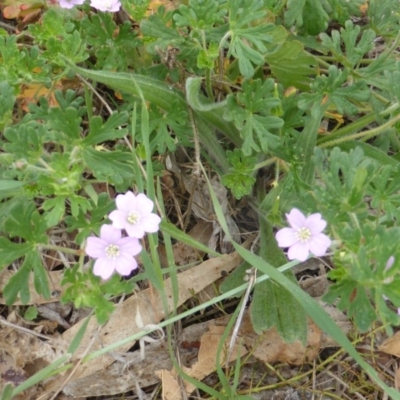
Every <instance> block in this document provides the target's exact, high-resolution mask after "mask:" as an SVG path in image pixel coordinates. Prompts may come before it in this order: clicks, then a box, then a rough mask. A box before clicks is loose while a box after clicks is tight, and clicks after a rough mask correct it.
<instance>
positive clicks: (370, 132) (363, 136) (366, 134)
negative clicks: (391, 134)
mask: <svg viewBox="0 0 400 400" xmlns="http://www.w3.org/2000/svg"><path fill="white" fill-rule="evenodd" d="M398 121H400V114H399V115H397V116H396V117H394V118H392V119H391V120H389V121H388V122H386V123H385V124H383V125H381V126H378V127H377V128H373V129H370V130H368V131H363V132H358V133H354V134H352V135H348V136H345V137H342V138H338V139H336V140H331V141H329V142H326V143H322V144H320V145H319V147H321V148H324V147H333V146H336V145H338V144H339V143H344V142H348V141H349V140H355V139H362V140H363V141H365V140H368V139H370V138H372V137H374V136H378V135H380V134H381V133H384V132H385V131H387V130H388V129H389V128H391V127H392V126H393V125H394V124H395V123H396V122H398Z"/></svg>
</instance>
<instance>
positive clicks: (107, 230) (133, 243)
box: [85, 225, 142, 279]
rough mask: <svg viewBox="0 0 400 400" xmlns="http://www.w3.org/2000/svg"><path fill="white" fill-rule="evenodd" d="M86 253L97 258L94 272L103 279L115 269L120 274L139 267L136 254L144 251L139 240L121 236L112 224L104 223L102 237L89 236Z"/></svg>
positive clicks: (126, 273)
mask: <svg viewBox="0 0 400 400" xmlns="http://www.w3.org/2000/svg"><path fill="white" fill-rule="evenodd" d="M85 251H86V254H87V255H88V256H90V257H93V258H97V260H96V261H95V263H94V267H93V273H94V274H95V275H97V276H100V277H101V278H103V279H108V278H109V277H110V276H111V275H112V274H113V273H114V271H117V272H118V273H119V274H120V275H129V274H130V273H131V272H132V271H133V270H134V269H136V268H137V267H138V265H137V262H136V260H135V259H134V257H133V256H136V255H137V254H139V253H140V252H141V251H142V246H141V245H140V243H139V240H138V239H136V238H131V237H124V238H123V237H121V231H120V230H118V229H115V228H113V227H112V226H111V225H103V226H102V227H101V229H100V237H99V238H98V237H93V236H92V237H89V238H87V241H86V248H85Z"/></svg>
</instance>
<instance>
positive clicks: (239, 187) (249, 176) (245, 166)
mask: <svg viewBox="0 0 400 400" xmlns="http://www.w3.org/2000/svg"><path fill="white" fill-rule="evenodd" d="M226 157H227V159H228V161H229V162H230V163H231V165H232V167H231V169H230V171H229V173H228V174H226V175H223V177H222V179H221V182H222V184H223V185H225V186H226V187H227V188H229V189H231V191H232V194H233V195H234V196H235V197H236V198H237V199H238V200H239V199H241V198H242V197H243V196H247V195H248V194H250V192H251V190H252V187H253V185H254V183H255V181H256V179H255V177H254V176H253V175H254V172H253V171H254V166H255V164H256V158H255V157H245V156H244V154H243V152H242V151H241V150H239V149H235V150H234V151H233V152H232V151H227V152H226Z"/></svg>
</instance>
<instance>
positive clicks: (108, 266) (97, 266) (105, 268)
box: [93, 257, 115, 279]
mask: <svg viewBox="0 0 400 400" xmlns="http://www.w3.org/2000/svg"><path fill="white" fill-rule="evenodd" d="M114 270H115V266H114V260H110V259H108V258H106V257H104V258H99V259H98V260H96V262H95V263H94V266H93V273H94V274H95V275H96V276H100V277H101V278H102V279H108V278H109V277H110V276H111V275H112V274H113V272H114Z"/></svg>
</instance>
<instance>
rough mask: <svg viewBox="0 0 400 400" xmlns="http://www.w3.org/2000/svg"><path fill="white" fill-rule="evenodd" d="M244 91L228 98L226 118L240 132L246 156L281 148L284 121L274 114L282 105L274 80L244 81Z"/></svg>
mask: <svg viewBox="0 0 400 400" xmlns="http://www.w3.org/2000/svg"><path fill="white" fill-rule="evenodd" d="M242 89H243V92H242V93H238V94H237V96H233V95H229V96H228V99H227V100H228V101H227V105H228V107H227V109H226V111H225V118H226V119H228V120H233V121H234V123H235V126H236V127H237V129H238V130H239V131H240V135H241V137H242V138H243V147H242V151H243V154H244V155H245V156H249V155H250V154H251V153H252V151H253V150H255V151H257V152H258V151H260V150H262V151H264V152H267V151H268V150H269V149H271V148H272V149H273V148H274V147H277V146H278V144H279V136H278V135H277V134H276V133H277V132H278V129H279V128H281V127H282V126H283V121H282V119H280V118H278V117H275V116H273V112H272V111H273V109H275V108H276V107H278V106H279V105H280V101H279V99H278V98H276V97H274V81H273V80H272V79H268V80H266V81H264V82H261V80H259V79H257V80H255V81H252V82H251V81H244V82H243V86H242Z"/></svg>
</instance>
